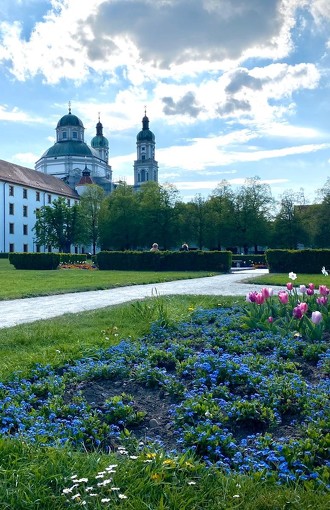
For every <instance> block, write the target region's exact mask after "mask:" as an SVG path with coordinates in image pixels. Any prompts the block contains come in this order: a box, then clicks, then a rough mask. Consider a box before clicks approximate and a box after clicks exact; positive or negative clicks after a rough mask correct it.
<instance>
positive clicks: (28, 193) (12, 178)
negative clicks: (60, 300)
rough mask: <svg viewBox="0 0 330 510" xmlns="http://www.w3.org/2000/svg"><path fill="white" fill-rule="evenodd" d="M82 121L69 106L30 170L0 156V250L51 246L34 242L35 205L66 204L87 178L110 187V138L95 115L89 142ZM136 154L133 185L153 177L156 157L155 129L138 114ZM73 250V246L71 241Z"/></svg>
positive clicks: (155, 177) (107, 189)
mask: <svg viewBox="0 0 330 510" xmlns="http://www.w3.org/2000/svg"><path fill="white" fill-rule="evenodd" d="M84 131H85V128H84V125H83V123H82V121H81V120H80V119H79V118H78V117H77V116H76V115H74V114H72V112H71V106H69V112H68V113H67V114H66V115H64V116H63V117H62V118H61V119H60V120H59V121H58V123H57V126H56V142H55V143H54V145H53V146H52V147H50V148H49V149H47V150H46V151H45V152H44V153H43V155H42V156H41V157H40V159H38V161H37V162H36V164H35V170H32V169H29V168H26V167H23V166H20V165H16V164H14V163H10V162H7V161H3V160H1V159H0V221H1V223H2V226H1V228H0V252H6V253H7V252H14V251H15V252H38V251H43V252H44V251H51V250H52V247H49V246H48V247H45V246H38V245H37V244H36V242H35V240H34V231H33V227H34V225H35V222H36V212H37V210H38V209H40V207H42V206H45V205H51V204H52V202H53V201H54V200H56V199H58V198H59V197H64V198H65V199H66V201H67V204H68V205H73V204H74V203H77V202H79V198H80V195H81V193H82V191H83V190H85V189H86V185H88V184H96V185H98V186H100V187H102V189H103V190H104V191H105V193H106V194H109V193H111V192H112V191H113V190H114V189H115V187H116V186H115V184H114V182H113V176H112V168H111V166H110V164H109V142H108V139H107V138H106V137H105V136H104V135H103V126H102V124H101V122H100V118H99V119H98V123H97V124H96V135H95V136H94V137H93V138H92V140H91V144H90V145H88V144H87V143H86V142H85V139H84ZM136 148H137V159H136V160H135V161H134V166H133V168H134V188H135V189H136V190H138V189H139V187H140V186H141V185H142V184H143V183H144V182H148V181H154V182H158V163H157V161H156V160H155V135H154V134H153V133H152V132H151V131H150V129H149V119H148V117H147V115H146V112H145V115H144V117H143V119H142V130H141V131H140V132H139V133H138V135H137V138H136ZM72 249H73V250H75V251H78V247H72Z"/></svg>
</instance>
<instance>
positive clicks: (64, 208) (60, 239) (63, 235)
mask: <svg viewBox="0 0 330 510" xmlns="http://www.w3.org/2000/svg"><path fill="white" fill-rule="evenodd" d="M36 217H37V219H36V223H35V226H34V228H33V230H34V231H35V241H36V243H37V244H40V245H42V246H49V245H50V246H52V247H53V248H56V249H58V250H59V251H60V252H65V253H69V252H70V249H71V245H73V244H78V243H80V242H83V239H84V237H85V231H84V223H83V221H82V217H81V214H80V209H79V205H78V204H74V205H73V206H71V207H70V206H69V205H67V202H66V199H65V198H63V197H59V198H58V199H56V200H54V202H53V203H52V204H51V205H45V206H43V207H41V208H40V209H39V210H38V211H37V213H36Z"/></svg>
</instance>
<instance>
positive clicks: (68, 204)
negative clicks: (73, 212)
mask: <svg viewBox="0 0 330 510" xmlns="http://www.w3.org/2000/svg"><path fill="white" fill-rule="evenodd" d="M66 205H67V206H68V207H70V198H67V200H66Z"/></svg>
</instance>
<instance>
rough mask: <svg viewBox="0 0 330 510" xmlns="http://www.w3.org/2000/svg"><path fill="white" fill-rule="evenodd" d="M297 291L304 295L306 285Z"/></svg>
mask: <svg viewBox="0 0 330 510" xmlns="http://www.w3.org/2000/svg"><path fill="white" fill-rule="evenodd" d="M299 290H300V292H301V293H302V294H305V292H306V285H300V287H299Z"/></svg>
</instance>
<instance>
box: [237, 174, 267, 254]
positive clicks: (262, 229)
mask: <svg viewBox="0 0 330 510" xmlns="http://www.w3.org/2000/svg"><path fill="white" fill-rule="evenodd" d="M273 208H274V199H273V198H272V195H271V190H270V186H269V185H268V184H263V183H262V182H261V180H260V177H252V178H250V179H246V181H245V183H244V185H243V186H241V187H240V188H239V190H238V192H237V193H236V195H235V206H234V219H235V231H236V236H237V237H236V240H237V242H236V243H235V244H236V245H238V246H242V247H243V249H244V252H245V253H247V250H248V248H249V247H250V246H253V247H254V251H255V252H257V249H258V245H260V246H266V245H267V243H268V238H269V232H270V220H271V217H272V214H273Z"/></svg>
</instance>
